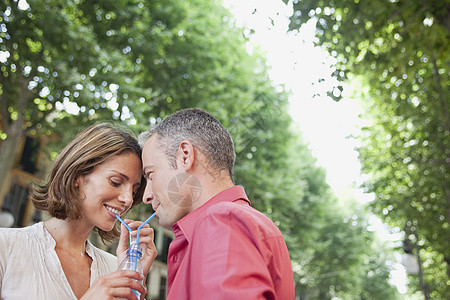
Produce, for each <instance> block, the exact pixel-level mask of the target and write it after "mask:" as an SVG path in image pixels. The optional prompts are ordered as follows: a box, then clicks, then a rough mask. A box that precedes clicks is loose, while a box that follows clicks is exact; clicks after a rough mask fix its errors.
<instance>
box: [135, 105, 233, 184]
mask: <svg viewBox="0 0 450 300" xmlns="http://www.w3.org/2000/svg"><path fill="white" fill-rule="evenodd" d="M153 135H156V136H157V140H158V148H160V149H161V150H162V151H163V152H164V153H165V154H166V155H167V157H168V159H169V163H170V164H171V166H172V167H173V168H174V169H175V168H176V162H175V157H176V154H177V150H178V147H179V145H180V143H181V142H182V141H184V140H188V141H190V142H191V143H192V144H193V145H194V147H196V148H198V149H199V150H200V151H201V153H202V154H203V155H204V156H205V158H206V160H207V161H205V162H201V163H203V164H204V166H205V168H206V169H207V170H210V169H211V171H216V172H219V171H222V170H227V171H228V173H229V175H230V178H231V179H233V169H234V161H235V158H236V154H235V151H234V143H233V140H232V138H231V135H230V133H229V132H228V131H227V130H226V129H225V127H223V125H222V124H221V123H220V122H219V121H218V120H217V119H216V118H214V117H213V116H212V115H211V114H209V113H208V112H206V111H204V110H201V109H198V108H188V109H183V110H180V111H178V112H176V113H174V114H172V115H170V116H168V117H167V118H165V119H164V120H163V121H161V122H160V123H158V124H156V126H154V127H152V128H150V129H149V130H148V131H145V132H143V133H141V134H140V135H139V143H140V144H141V145H142V146H143V145H144V144H145V142H146V141H147V140H148V139H149V138H151V137H152V136H153Z"/></svg>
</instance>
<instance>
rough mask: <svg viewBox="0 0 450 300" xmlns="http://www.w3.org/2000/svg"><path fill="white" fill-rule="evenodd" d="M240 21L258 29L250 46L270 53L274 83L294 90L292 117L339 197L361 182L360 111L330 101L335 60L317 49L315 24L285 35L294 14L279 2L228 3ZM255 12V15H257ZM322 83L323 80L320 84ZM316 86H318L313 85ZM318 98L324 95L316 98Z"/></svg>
mask: <svg viewBox="0 0 450 300" xmlns="http://www.w3.org/2000/svg"><path fill="white" fill-rule="evenodd" d="M224 3H225V6H226V7H229V8H230V10H231V11H232V13H233V14H234V15H235V16H236V19H237V22H238V25H240V26H243V25H245V26H247V27H250V28H254V29H255V33H254V35H253V37H252V38H251V42H250V44H251V45H252V46H254V47H257V46H260V47H261V48H262V49H264V50H265V51H266V57H267V59H268V63H269V65H270V66H271V72H270V76H271V79H272V81H273V82H274V83H278V84H284V85H285V86H286V87H287V88H288V90H290V91H291V93H292V94H291V97H290V105H291V108H290V113H291V116H292V118H293V119H294V121H295V122H296V123H297V124H298V126H299V127H300V131H301V132H302V134H303V136H304V137H305V138H306V140H307V141H308V142H309V144H310V149H311V151H312V153H313V155H314V156H315V157H316V159H317V161H318V164H319V165H320V166H322V167H324V168H325V169H326V170H327V182H328V184H329V185H330V186H331V187H332V188H333V189H334V190H335V192H337V193H339V192H342V191H343V190H345V189H347V188H348V186H352V185H353V184H354V183H359V182H360V164H359V161H358V158H357V152H356V151H355V150H354V148H355V146H357V144H356V141H355V140H352V139H348V138H347V136H349V135H350V134H352V133H355V129H356V128H357V124H358V122H359V120H358V118H357V116H358V114H359V112H360V108H359V105H358V103H357V101H356V100H354V99H349V98H345V97H344V98H343V99H342V100H341V101H340V102H334V101H333V100H332V99H331V98H329V97H327V96H326V90H330V89H331V87H332V86H333V84H334V83H335V80H334V79H332V78H331V77H330V76H329V74H330V73H331V69H330V68H331V64H332V62H333V59H332V58H331V57H329V56H328V57H327V55H326V53H325V52H324V51H322V50H320V49H319V48H318V47H314V45H313V43H312V39H313V37H314V29H315V26H314V23H308V24H307V25H306V26H304V27H302V29H301V31H300V33H299V34H287V33H286V32H287V28H288V25H289V21H288V19H287V17H286V16H287V15H289V14H291V9H290V8H289V7H287V6H286V5H284V3H283V2H282V1H281V0H279V1H277V0H247V1H240V0H224ZM255 8H256V11H255ZM318 78H325V81H324V82H322V83H320V85H318V84H317V82H316V81H317V79H318ZM314 82H316V84H315V85H313V83H314ZM315 93H319V94H321V95H322V96H319V97H315V98H313V97H312V96H313V95H314V94H315Z"/></svg>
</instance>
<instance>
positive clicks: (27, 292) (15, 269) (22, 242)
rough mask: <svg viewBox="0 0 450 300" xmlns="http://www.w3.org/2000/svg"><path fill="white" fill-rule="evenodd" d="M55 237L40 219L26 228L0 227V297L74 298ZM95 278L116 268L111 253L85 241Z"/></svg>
mask: <svg viewBox="0 0 450 300" xmlns="http://www.w3.org/2000/svg"><path fill="white" fill-rule="evenodd" d="M55 246H56V243H55V240H54V239H53V237H52V236H51V234H50V233H49V232H48V231H47V229H46V228H45V227H44V223H43V222H40V223H37V224H34V225H32V226H29V227H25V228H0V299H2V300H18V299H21V300H22V299H48V300H52V299H58V300H59V299H77V297H76V296H75V294H74V293H73V291H72V288H71V287H70V284H69V282H68V281H67V278H66V276H65V274H64V271H63V269H62V266H61V263H60V261H59V258H58V255H57V254H56V251H55ZM86 253H87V254H88V255H89V256H90V257H91V258H92V265H91V281H90V282H91V285H92V282H93V281H94V280H95V278H97V277H100V276H104V275H107V274H110V273H112V272H114V271H116V270H117V259H116V257H115V256H114V255H112V254H110V253H107V252H105V251H103V250H101V249H98V248H96V247H95V246H94V245H92V244H91V243H90V242H89V241H87V242H86Z"/></svg>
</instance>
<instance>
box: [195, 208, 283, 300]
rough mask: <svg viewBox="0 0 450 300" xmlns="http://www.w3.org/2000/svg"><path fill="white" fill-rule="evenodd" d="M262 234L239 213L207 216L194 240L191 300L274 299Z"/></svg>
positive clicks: (199, 226)
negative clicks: (212, 297)
mask: <svg viewBox="0 0 450 300" xmlns="http://www.w3.org/2000/svg"><path fill="white" fill-rule="evenodd" d="M259 230H261V229H260V228H258V226H256V224H253V223H252V219H251V218H248V216H246V215H245V214H241V212H240V211H239V210H236V211H229V210H226V211H215V212H214V213H209V214H206V216H205V218H204V219H203V220H202V221H200V223H199V224H198V226H197V228H196V229H195V232H194V236H193V239H192V246H193V248H192V254H193V257H192V260H191V263H192V265H191V267H190V270H191V274H189V281H190V284H189V289H190V291H189V294H190V295H191V297H190V298H191V299H211V296H214V299H275V296H274V294H275V292H274V286H273V283H272V280H271V274H270V272H269V270H268V269H267V266H266V260H267V255H270V251H268V250H267V249H266V248H265V246H264V243H263V241H261V235H260V234H258V231H259Z"/></svg>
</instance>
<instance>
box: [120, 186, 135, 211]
mask: <svg viewBox="0 0 450 300" xmlns="http://www.w3.org/2000/svg"><path fill="white" fill-rule="evenodd" d="M119 201H121V202H122V203H123V204H125V206H126V208H130V207H131V205H133V201H134V199H133V190H132V189H124V190H123V191H122V193H121V194H120V196H119Z"/></svg>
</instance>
